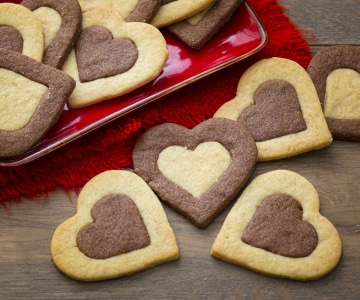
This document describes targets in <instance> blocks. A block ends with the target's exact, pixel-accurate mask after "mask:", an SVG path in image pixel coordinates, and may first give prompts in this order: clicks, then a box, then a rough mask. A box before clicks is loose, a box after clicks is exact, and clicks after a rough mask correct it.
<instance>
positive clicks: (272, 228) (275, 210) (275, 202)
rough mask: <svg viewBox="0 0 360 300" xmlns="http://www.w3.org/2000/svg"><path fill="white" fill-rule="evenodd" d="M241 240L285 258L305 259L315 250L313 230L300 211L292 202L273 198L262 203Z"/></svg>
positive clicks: (297, 203) (315, 235)
mask: <svg viewBox="0 0 360 300" xmlns="http://www.w3.org/2000/svg"><path fill="white" fill-rule="evenodd" d="M241 240H242V241H243V242H244V243H247V244H249V245H251V246H254V247H257V248H262V249H265V250H267V251H270V252H272V253H275V254H279V255H282V256H287V257H306V256H309V255H310V254H311V253H312V252H313V251H314V249H315V248H316V246H317V243H318V236H317V233H316V230H315V228H314V227H313V226H312V225H311V224H310V223H308V222H307V221H304V220H303V219H302V208H301V205H300V203H299V201H297V200H296V199H294V198H292V197H291V196H289V195H286V194H275V195H272V196H269V197H267V198H266V199H264V200H263V201H262V202H261V204H260V206H259V207H258V209H257V210H256V213H255V214H254V216H253V218H252V219H251V221H250V223H249V225H248V227H247V228H246V230H245V231H244V233H243V235H242V237H241Z"/></svg>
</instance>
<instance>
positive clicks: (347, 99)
mask: <svg viewBox="0 0 360 300" xmlns="http://www.w3.org/2000/svg"><path fill="white" fill-rule="evenodd" d="M307 71H308V73H309V75H310V77H311V79H312V80H313V82H314V85H315V87H316V90H317V92H318V95H319V98H320V101H321V103H322V104H323V111H324V114H325V118H326V121H327V123H328V126H329V129H330V132H331V133H332V135H333V137H334V139H336V140H345V141H360V48H358V47H355V46H350V45H336V46H332V47H328V48H325V49H323V50H321V51H319V52H318V53H316V55H315V56H314V57H313V58H312V60H311V61H310V63H309V66H308V68H307Z"/></svg>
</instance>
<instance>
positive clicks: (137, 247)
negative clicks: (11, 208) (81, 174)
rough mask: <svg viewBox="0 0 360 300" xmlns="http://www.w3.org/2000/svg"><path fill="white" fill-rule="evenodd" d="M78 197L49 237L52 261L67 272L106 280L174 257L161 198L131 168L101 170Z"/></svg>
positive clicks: (81, 277) (173, 241)
mask: <svg viewBox="0 0 360 300" xmlns="http://www.w3.org/2000/svg"><path fill="white" fill-rule="evenodd" d="M77 201H78V202H77V212H76V214H75V215H74V216H73V217H71V218H70V219H68V220H66V221H64V222H63V223H62V224H61V225H59V226H58V227H57V229H56V230H55V232H54V235H53V238H52V241H51V255H52V258H53V261H54V263H55V265H56V266H57V268H58V269H59V270H60V271H62V272H63V273H65V274H66V275H67V276H69V277H71V278H73V279H77V280H82V281H96V280H105V279H110V278H116V277H120V276H125V275H128V274H132V273H135V272H139V271H141V270H144V269H147V268H150V267H152V266H155V265H158V264H162V263H165V262H170V261H173V260H176V259H177V258H178V257H179V249H178V246H177V242H176V238H175V235H174V232H173V230H172V228H171V227H170V224H169V222H168V220H167V217H166V214H165V211H164V210H163V207H162V206H161V203H160V202H159V200H158V198H157V197H156V195H155V194H154V193H153V192H152V190H151V189H150V188H149V187H148V186H147V184H146V183H145V182H144V181H143V180H142V179H141V178H140V177H139V176H137V175H136V174H134V173H132V172H129V171H117V170H111V171H106V172H103V173H100V174H98V175H97V176H95V177H94V178H92V179H91V180H90V181H89V182H88V183H87V184H86V185H85V186H84V188H83V189H82V190H81V192H80V194H79V197H78V200H77Z"/></svg>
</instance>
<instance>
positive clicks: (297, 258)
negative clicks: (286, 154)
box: [211, 170, 342, 280]
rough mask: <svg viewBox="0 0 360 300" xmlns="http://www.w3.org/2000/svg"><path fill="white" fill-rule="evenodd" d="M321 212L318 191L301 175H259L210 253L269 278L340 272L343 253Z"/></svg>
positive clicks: (312, 276)
mask: <svg viewBox="0 0 360 300" xmlns="http://www.w3.org/2000/svg"><path fill="white" fill-rule="evenodd" d="M319 209H320V200H319V196H318V193H317V191H316V189H315V188H314V186H313V185H312V184H311V183H310V182H309V181H308V180H307V179H306V178H304V177H302V176H301V175H299V174H297V173H295V172H292V171H287V170H275V171H271V172H268V173H265V174H262V175H259V176H258V177H256V178H255V179H254V180H253V181H252V182H251V183H250V184H249V185H248V186H247V187H246V189H245V190H244V191H243V193H242V194H241V195H240V197H239V199H238V200H237V201H236V203H235V204H234V206H233V207H232V209H231V211H230V212H229V214H228V216H227V217H226V219H225V221H224V223H223V226H222V228H221V230H220V232H219V234H218V236H217V237H216V239H215V242H214V244H213V246H212V248H211V254H212V255H213V256H215V257H217V258H219V259H221V260H224V261H226V262H230V263H232V264H235V265H239V266H242V267H245V268H248V269H250V270H253V271H256V272H259V273H263V274H267V275H271V276H276V277H286V278H290V279H294V280H314V279H318V278H321V277H323V276H324V275H326V274H327V273H329V272H330V271H331V270H332V269H334V268H335V267H336V265H337V264H338V262H339V260H340V257H341V251H342V249H341V240H340V236H339V234H338V232H337V230H336V228H335V227H334V225H333V224H332V223H331V222H330V221H329V220H328V219H327V218H326V217H324V216H323V215H321V214H320V211H319Z"/></svg>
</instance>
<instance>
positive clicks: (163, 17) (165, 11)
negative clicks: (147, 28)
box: [151, 0, 215, 28]
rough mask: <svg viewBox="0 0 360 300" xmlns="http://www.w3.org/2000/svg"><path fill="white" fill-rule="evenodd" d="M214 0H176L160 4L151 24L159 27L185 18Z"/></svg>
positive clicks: (203, 8) (198, 11)
mask: <svg viewBox="0 0 360 300" xmlns="http://www.w3.org/2000/svg"><path fill="white" fill-rule="evenodd" d="M213 2H215V1H214V0H198V1H194V0H178V1H173V2H170V3H167V4H164V5H161V6H160V8H159V10H158V11H157V13H156V14H155V16H154V18H153V19H152V21H151V24H152V25H154V26H155V27H158V28H161V27H166V26H169V25H170V24H173V23H176V22H179V21H182V20H185V19H187V18H189V17H192V16H194V15H196V14H197V13H200V12H201V11H203V10H205V9H206V8H207V7H208V6H209V5H210V4H212V3H213Z"/></svg>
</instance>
